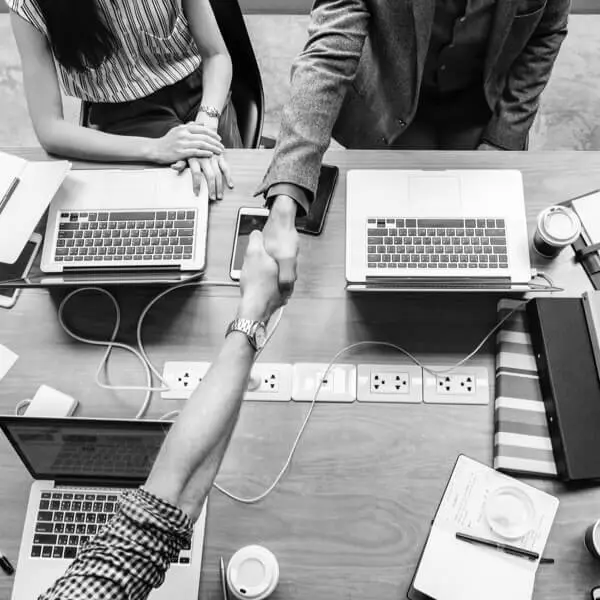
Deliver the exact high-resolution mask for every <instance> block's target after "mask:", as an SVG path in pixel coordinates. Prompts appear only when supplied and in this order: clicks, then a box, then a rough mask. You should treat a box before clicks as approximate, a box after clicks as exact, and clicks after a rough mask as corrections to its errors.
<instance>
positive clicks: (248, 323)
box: [225, 319, 265, 350]
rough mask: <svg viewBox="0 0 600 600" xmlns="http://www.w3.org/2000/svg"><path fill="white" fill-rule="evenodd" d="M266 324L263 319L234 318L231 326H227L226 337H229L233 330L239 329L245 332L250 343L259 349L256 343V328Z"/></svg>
mask: <svg viewBox="0 0 600 600" xmlns="http://www.w3.org/2000/svg"><path fill="white" fill-rule="evenodd" d="M261 325H262V326H263V327H264V326H265V325H264V323H263V322H262V321H252V320H251V319H234V320H233V321H231V323H229V327H227V332H226V333H225V337H227V336H228V335H229V334H230V333H231V332H232V331H239V332H240V333H244V334H245V335H246V337H247V338H248V341H249V342H250V345H251V346H252V347H253V348H254V349H255V350H258V346H257V344H256V330H257V329H258V328H259V327H260V326H261Z"/></svg>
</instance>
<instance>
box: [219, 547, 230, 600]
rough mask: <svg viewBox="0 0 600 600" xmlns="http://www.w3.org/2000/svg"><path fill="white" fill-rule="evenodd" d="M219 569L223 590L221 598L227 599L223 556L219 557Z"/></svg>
mask: <svg viewBox="0 0 600 600" xmlns="http://www.w3.org/2000/svg"><path fill="white" fill-rule="evenodd" d="M219 571H220V572H221V591H222V592H223V600H229V592H228V591H227V580H226V578H225V563H224V562H223V557H222V556H220V557H219Z"/></svg>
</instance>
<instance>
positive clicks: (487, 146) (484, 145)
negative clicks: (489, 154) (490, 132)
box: [477, 142, 500, 151]
mask: <svg viewBox="0 0 600 600" xmlns="http://www.w3.org/2000/svg"><path fill="white" fill-rule="evenodd" d="M477 150H484V151H487V150H500V148H497V147H496V146H492V145H491V144H488V143H487V142H481V144H479V146H477Z"/></svg>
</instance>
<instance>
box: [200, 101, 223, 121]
mask: <svg viewBox="0 0 600 600" xmlns="http://www.w3.org/2000/svg"><path fill="white" fill-rule="evenodd" d="M198 112H202V113H204V114H205V115H208V116H209V117H213V118H215V119H220V118H221V111H220V110H219V109H218V108H215V107H214V106H206V105H205V104H201V105H200V108H199V109H198Z"/></svg>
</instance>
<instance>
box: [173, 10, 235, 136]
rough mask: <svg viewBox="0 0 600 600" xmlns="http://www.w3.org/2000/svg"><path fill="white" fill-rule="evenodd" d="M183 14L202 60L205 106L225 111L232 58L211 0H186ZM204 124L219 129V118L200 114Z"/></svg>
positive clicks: (203, 102) (203, 100)
mask: <svg viewBox="0 0 600 600" xmlns="http://www.w3.org/2000/svg"><path fill="white" fill-rule="evenodd" d="M182 6H183V12H184V14H185V17H186V19H187V21H188V23H189V26H190V32H191V34H192V37H193V38H194V41H195V42H196V46H198V50H200V56H201V57H202V64H203V94H202V104H203V105H205V106H214V107H215V108H216V109H218V110H219V111H221V112H222V111H223V107H224V106H225V102H226V100H227V95H228V94H229V86H230V85H231V73H232V67H231V58H230V56H229V52H228V51H227V47H226V46H225V42H224V41H223V37H222V36H221V32H220V31H219V26H218V25H217V20H216V19H215V15H214V13H213V11H212V8H211V6H210V3H209V0H183V3H182ZM198 117H199V118H200V117H201V122H202V123H204V124H206V125H207V126H211V127H212V126H214V129H216V128H217V125H218V121H219V120H218V119H217V118H210V117H208V116H207V115H205V114H203V113H199V114H198Z"/></svg>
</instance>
